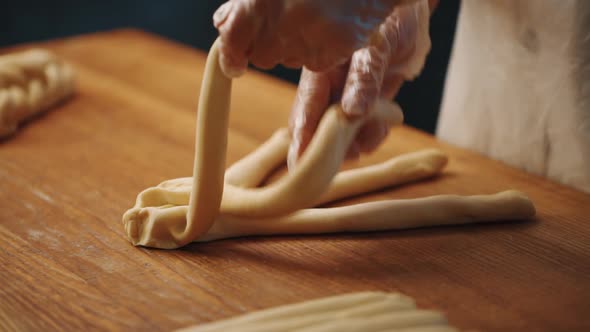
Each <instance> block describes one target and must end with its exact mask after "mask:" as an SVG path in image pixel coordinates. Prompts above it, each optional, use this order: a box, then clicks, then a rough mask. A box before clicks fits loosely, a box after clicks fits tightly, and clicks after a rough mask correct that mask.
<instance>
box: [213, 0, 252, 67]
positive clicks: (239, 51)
mask: <svg viewBox="0 0 590 332" xmlns="http://www.w3.org/2000/svg"><path fill="white" fill-rule="evenodd" d="M260 17H261V16H258V15H257V14H256V12H255V0H231V1H228V2H226V3H225V4H223V5H222V6H221V7H219V9H217V11H216V12H215V14H214V15H213V25H214V26H215V28H217V30H218V31H219V37H220V45H219V51H220V57H219V64H220V66H221V69H222V70H223V72H224V74H225V75H226V76H228V77H237V76H240V75H242V74H243V73H244V72H245V71H246V68H247V66H248V58H247V53H248V50H250V49H251V46H252V44H253V42H254V40H255V38H256V35H257V33H258V29H259V26H260V24H261V23H260V20H261V18H260Z"/></svg>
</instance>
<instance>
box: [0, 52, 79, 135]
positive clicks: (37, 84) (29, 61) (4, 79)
mask: <svg viewBox="0 0 590 332" xmlns="http://www.w3.org/2000/svg"><path fill="white" fill-rule="evenodd" d="M73 91H74V73H73V71H72V69H71V67H70V66H68V65H67V64H65V63H63V62H61V61H59V60H58V59H57V57H55V56H54V55H53V54H51V53H49V52H47V51H45V50H40V49H34V50H30V51H26V52H21V53H15V54H9V55H3V56H0V138H2V137H5V136H9V135H11V134H13V133H14V132H15V131H16V130H17V128H18V125H19V124H20V123H22V122H23V121H25V120H26V119H28V118H30V117H31V116H33V115H35V114H38V113H40V112H42V111H44V110H46V109H47V108H49V107H51V106H52V105H54V104H56V103H57V102H59V101H61V100H63V99H64V98H66V97H67V96H69V95H71V94H72V93H73Z"/></svg>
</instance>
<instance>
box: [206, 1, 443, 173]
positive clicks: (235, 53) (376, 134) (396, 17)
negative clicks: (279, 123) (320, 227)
mask: <svg viewBox="0 0 590 332" xmlns="http://www.w3.org/2000/svg"><path fill="white" fill-rule="evenodd" d="M430 2H433V0H430ZM428 7H429V6H428V1H427V0H325V1H315V0H230V1H228V2H227V3H225V4H224V5H222V6H221V7H220V8H219V9H218V10H217V11H216V13H215V15H214V17H213V21H214V25H215V27H216V28H217V29H218V30H219V34H220V42H221V43H220V46H219V48H220V53H221V54H220V65H221V68H222V70H223V71H224V73H225V74H226V75H227V76H229V77H236V76H240V75H241V74H243V73H244V71H245V69H246V68H247V65H248V63H252V64H253V65H255V66H257V67H260V68H271V67H274V66H275V65H276V64H279V63H280V64H283V65H285V66H287V67H294V68H297V67H301V66H304V67H305V68H304V69H303V72H302V76H301V80H300V83H299V88H298V92H297V98H296V100H295V103H294V106H293V110H292V115H291V121H290V126H291V131H292V136H293V137H292V138H293V139H292V144H291V147H290V150H289V160H288V161H289V164H290V165H291V166H292V165H293V164H294V163H295V161H296V159H297V157H298V156H299V155H300V154H301V153H302V152H303V150H304V149H305V148H306V146H307V144H308V143H309V141H310V140H311V137H312V136H313V133H314V132H315V129H316V127H317V124H318V122H319V119H320V118H321V116H322V115H323V112H324V110H325V109H326V108H327V107H328V106H329V105H330V104H332V103H334V102H341V103H342V108H343V110H344V112H345V114H347V115H348V116H351V117H355V116H366V115H367V114H368V113H369V111H370V110H371V108H372V106H373V103H374V102H375V100H376V99H377V98H378V97H385V98H393V97H394V96H395V95H396V94H397V92H398V90H399V88H400V87H401V84H402V83H403V82H404V80H407V79H413V78H414V77H415V76H417V75H418V74H419V72H420V71H421V69H422V66H423V63H424V60H425V57H426V54H427V53H428V51H429V49H430V38H429V36H428V22H429V16H430V15H429V13H430V11H429V8H428ZM388 132H389V128H388V127H387V125H385V124H383V123H377V122H375V123H368V124H367V125H366V126H365V127H363V128H362V129H361V130H360V132H359V134H358V137H357V139H356V141H355V142H354V143H353V144H352V146H351V147H350V151H349V157H355V156H357V155H358V154H359V153H360V152H369V151H372V150H373V149H375V148H376V147H377V146H378V145H379V143H380V142H381V141H382V140H383V139H384V138H385V136H386V135H387V133H388Z"/></svg>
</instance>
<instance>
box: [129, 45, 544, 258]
mask: <svg viewBox="0 0 590 332" xmlns="http://www.w3.org/2000/svg"><path fill="white" fill-rule="evenodd" d="M201 88H202V89H201V99H200V101H199V110H198V116H197V130H196V146H195V164H194V165H195V167H194V172H193V177H192V178H181V179H174V180H170V181H165V182H163V183H161V184H160V185H158V186H156V187H152V188H148V189H146V190H145V191H143V192H142V193H140V194H139V195H138V197H137V200H136V204H135V206H134V207H133V208H131V209H130V210H128V211H127V212H126V213H125V214H124V216H123V224H124V227H125V232H126V234H127V236H128V238H129V240H130V241H131V242H132V243H133V244H134V245H143V246H150V247H157V248H166V249H171V248H178V247H180V246H183V245H185V244H188V243H189V242H193V241H198V242H200V241H211V240H216V239H224V238H230V237H239V236H248V235H270V234H316V233H337V232H360V231H378V230H392V229H406V228H417V227H428V226H436V225H450V224H461V223H476V222H493V221H503V220H515V219H525V218H530V217H532V216H534V214H535V208H534V206H533V204H532V202H531V201H530V200H529V199H528V198H527V197H526V196H525V195H524V194H522V193H520V192H518V191H514V190H509V191H505V192H501V193H498V194H494V195H476V196H457V195H439V196H431V197H425V198H417V199H409V200H388V201H379V202H371V203H363V204H357V205H351V206H344V207H336V208H327V209H321V208H315V209H314V208H308V207H313V206H315V205H317V204H320V203H323V202H328V201H331V200H336V199H341V198H344V197H348V196H350V195H357V194H361V193H364V192H367V191H371V190H375V189H378V188H383V187H385V186H390V185H398V184H402V183H406V182H410V181H415V180H418V179H422V178H426V177H429V176H432V175H435V174H437V173H439V172H440V171H441V170H442V168H443V167H444V166H445V164H446V163H447V157H446V156H445V155H444V154H443V153H442V152H440V151H437V150H426V151H419V152H415V153H411V154H406V155H402V156H397V157H394V158H393V159H392V160H390V161H387V162H385V163H383V164H380V165H374V166H369V167H366V168H360V169H356V170H350V171H345V172H342V173H340V174H338V175H336V173H337V172H338V169H339V167H340V164H341V162H342V160H343V158H344V154H345V152H346V149H347V147H348V143H349V142H350V140H351V139H353V137H354V136H355V135H356V131H357V130H358V128H359V127H360V126H362V124H363V122H362V120H358V119H357V120H352V121H350V120H348V119H346V117H344V116H343V114H342V111H341V110H340V108H339V106H338V105H333V106H331V107H330V108H329V109H328V110H327V111H326V113H325V114H324V116H323V117H322V119H321V121H320V124H319V126H318V130H317V132H316V134H315V135H314V138H313V139H312V141H311V143H310V145H309V146H308V148H307V150H306V152H305V153H304V154H303V155H302V157H301V159H300V160H299V162H298V164H297V167H296V168H295V169H294V170H292V171H291V172H289V173H288V174H287V175H285V176H284V177H283V178H281V179H279V180H278V181H277V182H273V183H271V184H269V185H268V186H265V187H261V188H254V187H252V186H254V185H256V184H259V183H260V181H262V179H263V178H265V177H266V176H267V175H268V173H269V172H270V171H271V170H272V169H273V168H274V167H275V166H276V165H277V163H279V162H282V161H281V160H284V157H285V154H286V152H285V150H286V145H287V143H286V142H285V133H284V132H283V133H281V132H279V133H277V134H276V135H275V136H273V138H271V140H270V141H269V142H267V143H265V144H264V145H263V146H262V147H261V148H260V149H258V150H256V151H255V152H254V153H253V154H252V155H250V156H247V157H245V158H244V159H242V160H241V161H239V162H238V163H237V164H236V165H234V166H232V167H230V169H229V170H228V179H227V181H224V170H223V165H224V163H225V153H226V143H227V130H228V127H227V126H228V122H227V118H228V113H229V99H230V90H231V80H230V79H228V78H226V77H224V76H223V74H222V72H221V69H220V68H219V64H218V52H217V47H216V44H214V45H213V47H212V49H211V52H210V54H209V57H208V59H207V65H206V68H205V76H204V78H203V84H202V86H201ZM372 116H374V117H378V118H379V119H380V120H381V121H387V122H389V123H390V124H392V125H395V124H399V123H401V121H402V120H403V116H402V113H401V110H400V108H399V107H398V106H397V105H395V104H392V103H391V102H388V101H385V100H380V101H378V102H377V103H376V105H375V109H374V110H373V112H372ZM370 120H374V118H373V119H367V120H365V121H370ZM256 164H258V165H262V166H263V167H260V168H259V169H255V166H256ZM250 173H251V174H250ZM333 179H334V181H332V180H333ZM232 183H233V184H232ZM187 204H188V205H187Z"/></svg>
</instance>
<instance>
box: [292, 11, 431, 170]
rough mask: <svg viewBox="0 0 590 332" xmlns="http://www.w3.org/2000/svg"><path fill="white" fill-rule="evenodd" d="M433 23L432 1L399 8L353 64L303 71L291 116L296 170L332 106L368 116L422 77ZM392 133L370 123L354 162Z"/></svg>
mask: <svg viewBox="0 0 590 332" xmlns="http://www.w3.org/2000/svg"><path fill="white" fill-rule="evenodd" d="M429 18H430V10H429V5H428V2H427V1H419V2H416V3H414V4H411V5H404V6H399V7H396V9H395V10H394V11H393V13H392V14H391V15H390V16H389V17H387V19H386V20H385V22H384V23H383V24H381V25H380V27H379V30H378V34H377V35H373V38H372V40H371V42H370V44H369V45H368V46H366V47H364V48H361V49H360V50H358V51H356V52H354V54H353V55H352V57H351V59H350V61H349V62H347V63H344V64H342V65H339V66H338V67H336V68H333V69H331V70H328V71H324V72H312V71H310V70H308V69H305V68H304V69H303V72H302V74H301V79H300V81H299V87H298V89H297V97H296V99H295V102H294V105H293V109H292V112H291V121H290V127H291V132H292V143H291V147H290V149H289V158H288V162H289V165H290V166H293V165H294V163H295V161H296V159H297V157H298V156H299V155H301V153H302V152H303V151H304V150H305V148H306V147H307V145H308V143H309V141H310V140H311V138H312V137H313V134H314V132H315V130H316V127H317V125H318V122H319V120H320V119H321V117H322V115H323V113H324V111H325V110H326V108H327V107H328V106H329V105H330V104H332V103H334V102H338V101H341V104H342V109H343V111H344V113H345V114H346V115H348V116H350V117H356V116H366V115H367V114H368V113H369V112H370V110H371V108H372V106H373V104H374V102H375V101H376V99H377V98H380V97H381V98H387V99H392V98H394V97H395V95H397V93H398V91H399V89H400V87H401V85H402V84H403V82H404V81H406V80H412V79H414V78H415V77H416V76H417V75H418V74H419V73H420V71H421V70H422V67H423V65H424V61H425V59H426V55H427V54H428V52H429V50H430V38H429V34H428V26H429V24H428V23H429ZM389 129H390V128H389V127H388V126H387V124H385V123H381V122H369V123H367V124H366V125H365V126H364V127H363V128H361V130H360V131H359V134H358V135H357V138H356V140H355V141H354V142H353V143H352V145H351V147H350V149H349V153H348V157H349V158H356V157H358V155H359V154H360V153H367V152H371V151H373V150H374V149H375V148H376V147H377V146H378V145H379V144H380V143H381V142H382V141H383V139H384V138H385V137H386V136H387V134H388V133H389Z"/></svg>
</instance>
